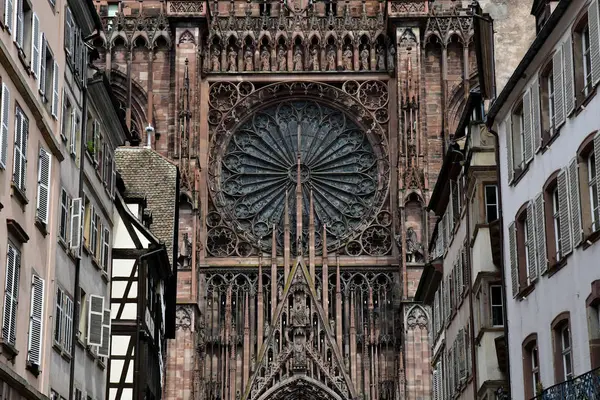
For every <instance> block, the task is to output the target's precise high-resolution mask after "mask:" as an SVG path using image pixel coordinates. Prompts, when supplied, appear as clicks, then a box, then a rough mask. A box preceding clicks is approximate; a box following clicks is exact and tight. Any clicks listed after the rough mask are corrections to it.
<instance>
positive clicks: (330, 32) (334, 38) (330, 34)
mask: <svg viewBox="0 0 600 400" xmlns="http://www.w3.org/2000/svg"><path fill="white" fill-rule="evenodd" d="M330 38H333V42H334V43H338V35H337V33H335V32H333V31H329V32H327V33H326V34H325V41H324V42H323V43H324V44H328V43H329V39H330Z"/></svg>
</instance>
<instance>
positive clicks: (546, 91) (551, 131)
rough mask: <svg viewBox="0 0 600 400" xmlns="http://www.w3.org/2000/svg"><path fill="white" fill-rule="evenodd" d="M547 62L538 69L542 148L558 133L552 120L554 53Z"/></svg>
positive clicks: (553, 115)
mask: <svg viewBox="0 0 600 400" xmlns="http://www.w3.org/2000/svg"><path fill="white" fill-rule="evenodd" d="M548 59H549V60H548V62H547V63H546V64H545V65H544V66H543V67H542V68H540V73H539V82H540V103H541V104H540V125H541V130H542V133H541V134H542V144H541V145H542V146H541V147H542V148H544V147H545V146H546V145H548V143H549V142H550V140H551V139H552V138H553V137H554V136H555V135H556V134H557V133H558V130H557V129H556V124H555V123H554V118H555V116H556V113H555V106H554V64H553V59H554V52H553V53H552V54H550V55H549V56H548Z"/></svg>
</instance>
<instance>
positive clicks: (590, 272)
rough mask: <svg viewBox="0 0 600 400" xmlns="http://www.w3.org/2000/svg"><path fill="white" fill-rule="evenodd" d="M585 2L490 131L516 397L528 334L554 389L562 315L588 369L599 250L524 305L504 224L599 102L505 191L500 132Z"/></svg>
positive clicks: (564, 153) (569, 152) (593, 117)
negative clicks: (517, 295) (589, 304)
mask: <svg viewBox="0 0 600 400" xmlns="http://www.w3.org/2000/svg"><path fill="white" fill-rule="evenodd" d="M583 4H584V2H583V1H574V2H573V3H572V4H571V6H570V7H569V9H568V10H567V12H566V13H565V15H564V16H563V19H562V21H561V22H560V24H558V25H557V28H556V30H555V32H554V33H553V34H552V35H551V36H550V37H549V38H548V40H547V41H546V43H545V44H544V46H543V47H542V49H541V51H540V52H539V53H538V55H537V57H536V59H535V62H534V63H533V64H532V65H531V66H530V68H529V69H528V71H527V73H526V76H527V77H529V80H528V81H527V82H526V81H525V80H524V79H523V80H521V81H520V82H519V86H518V87H517V88H515V90H514V91H513V93H512V94H511V96H510V97H509V101H507V102H506V104H505V106H504V107H503V109H502V110H501V113H499V114H498V116H497V117H496V120H495V123H494V126H495V128H496V130H497V131H498V132H499V134H500V168H501V185H502V204H503V215H504V221H503V232H504V259H505V264H506V265H507V268H506V269H505V270H506V271H505V274H506V276H505V279H506V281H507V282H508V288H507V291H508V299H507V308H506V309H507V316H508V323H509V326H510V332H509V354H510V361H511V364H512V366H511V383H512V391H513V394H514V395H515V396H517V397H518V396H520V395H522V393H523V368H522V363H521V359H522V350H521V345H522V341H523V339H524V338H525V337H526V336H528V335H529V334H530V333H533V332H536V333H537V334H538V347H539V357H540V359H539V363H540V372H541V381H542V383H543V386H544V387H546V388H547V387H549V386H552V385H553V384H554V370H553V363H554V360H553V355H552V334H551V328H550V324H551V322H552V320H553V319H554V318H555V317H556V316H557V315H558V314H559V313H561V312H563V311H569V312H570V315H571V330H572V346H573V369H574V373H575V375H579V374H582V373H585V372H587V371H588V370H589V369H590V356H589V348H588V331H587V316H586V306H585V298H586V297H587V296H588V294H589V292H590V283H591V282H592V281H594V280H596V279H599V278H600V269H598V260H599V259H600V246H599V245H593V246H591V247H590V248H588V249H587V250H585V251H584V250H582V249H581V248H578V249H575V251H574V253H573V254H572V255H570V256H569V258H568V263H567V265H566V266H565V267H564V268H563V269H562V270H560V271H558V272H557V273H556V274H555V275H553V276H552V277H551V278H548V277H547V276H543V277H541V278H540V279H538V282H537V283H536V286H535V290H534V291H533V292H532V293H531V294H530V295H529V296H528V297H527V298H526V299H524V300H520V301H515V300H514V299H513V298H512V293H511V288H510V282H511V276H510V268H508V265H509V264H508V263H509V261H508V260H509V247H508V234H507V233H508V225H509V224H510V222H511V221H512V220H513V219H514V216H515V214H516V212H517V210H518V209H519V208H520V207H521V206H522V205H523V204H524V203H525V202H527V201H529V200H531V199H533V198H534V197H535V196H536V195H537V194H538V193H540V192H541V191H542V186H543V184H544V183H545V181H546V179H547V177H548V176H549V175H551V174H552V173H553V172H554V171H556V170H557V169H559V168H562V167H564V166H566V165H567V164H568V162H569V160H570V159H571V158H573V157H574V156H575V155H576V151H577V148H578V147H579V145H580V143H581V142H582V140H583V139H584V138H585V137H586V136H587V135H588V134H589V133H591V132H592V131H593V130H595V129H597V128H598V127H599V126H600V112H598V111H599V110H600V97H598V96H596V97H595V98H594V99H593V100H592V101H591V102H590V103H589V105H588V106H587V108H586V109H585V110H583V111H581V112H580V113H579V114H578V115H577V116H576V117H574V118H571V119H568V120H567V122H566V124H565V125H564V126H563V127H562V129H561V131H560V136H559V137H558V138H557V139H556V141H555V142H554V143H552V145H551V146H550V148H549V149H548V150H547V151H546V152H545V153H543V154H536V155H535V157H534V159H533V161H532V162H531V164H530V165H529V170H528V171H527V172H526V174H525V175H524V176H523V178H522V179H521V181H520V182H518V184H517V185H515V186H508V171H507V148H506V138H505V135H504V132H503V131H502V130H501V129H500V126H499V125H500V124H499V123H500V122H501V121H504V119H505V117H506V115H507V112H508V111H507V110H508V109H509V107H510V106H512V105H513V104H514V103H515V101H516V99H518V98H519V97H520V96H521V94H522V91H523V88H524V87H525V84H527V85H528V84H530V83H531V81H532V77H534V76H535V75H534V74H535V72H536V71H537V70H538V69H539V67H540V64H541V63H543V62H545V61H546V60H547V57H548V54H550V52H551V51H552V50H553V48H554V47H555V45H556V44H557V43H562V41H563V40H564V39H566V36H567V33H568V32H570V26H571V25H572V23H573V21H574V19H575V16H576V15H577V14H578V11H579V10H580V8H581V7H582V6H583Z"/></svg>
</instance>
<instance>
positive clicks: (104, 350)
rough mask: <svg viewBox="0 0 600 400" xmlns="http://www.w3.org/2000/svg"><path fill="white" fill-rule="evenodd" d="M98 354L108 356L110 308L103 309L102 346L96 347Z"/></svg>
mask: <svg viewBox="0 0 600 400" xmlns="http://www.w3.org/2000/svg"><path fill="white" fill-rule="evenodd" d="M98 355H99V356H102V357H108V356H110V309H105V310H104V315H103V318H102V346H100V347H99V348H98Z"/></svg>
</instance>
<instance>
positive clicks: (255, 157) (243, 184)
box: [213, 100, 387, 249]
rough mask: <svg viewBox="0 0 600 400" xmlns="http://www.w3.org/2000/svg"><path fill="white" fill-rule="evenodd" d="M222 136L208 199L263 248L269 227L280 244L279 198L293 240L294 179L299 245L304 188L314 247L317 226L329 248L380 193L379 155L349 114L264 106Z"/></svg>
mask: <svg viewBox="0 0 600 400" xmlns="http://www.w3.org/2000/svg"><path fill="white" fill-rule="evenodd" d="M228 140H229V141H228V143H226V144H225V146H224V149H225V150H224V152H223V153H222V154H221V155H220V156H218V159H217V162H218V165H219V170H220V171H219V174H218V179H217V180H216V183H217V185H218V186H219V187H218V188H216V190H214V192H213V194H214V197H213V198H214V200H215V204H216V205H217V207H218V208H220V209H221V211H222V212H223V214H224V215H225V216H226V219H227V220H228V221H229V222H230V224H231V226H232V228H234V229H235V231H236V232H237V233H238V234H239V235H242V236H243V237H244V238H245V240H247V241H248V242H251V243H254V244H255V245H256V244H258V243H259V242H260V243H261V244H262V246H261V247H263V249H265V248H268V247H270V242H271V234H272V231H273V227H275V229H276V237H277V240H278V242H279V243H280V245H281V244H282V240H283V239H282V238H283V235H282V233H283V227H284V214H285V213H284V210H285V201H286V196H287V199H288V215H289V219H290V230H291V233H292V237H291V241H292V243H294V242H295V229H296V223H295V217H296V190H297V183H298V180H300V182H301V188H302V202H303V204H302V206H303V231H304V232H303V237H304V239H303V240H302V241H303V242H304V244H305V245H308V243H307V232H308V223H309V204H310V196H311V192H312V197H313V203H314V216H315V229H316V233H317V235H316V237H317V246H320V243H321V234H322V229H323V224H326V228H327V240H328V245H329V244H331V245H332V247H333V246H335V245H340V243H341V244H342V245H343V244H344V243H345V242H344V241H346V240H349V239H350V238H351V237H353V236H357V235H358V234H359V233H360V232H362V231H363V230H364V229H365V228H366V227H367V226H368V225H369V223H370V222H371V221H372V220H373V219H374V217H375V215H376V214H377V211H378V209H379V206H380V205H381V203H382V202H383V198H384V197H385V195H384V194H383V191H382V190H381V189H380V187H381V186H382V185H380V183H379V181H378V179H380V178H381V175H383V174H382V173H381V170H382V168H381V166H380V162H379V158H380V157H381V156H380V155H378V154H376V152H375V151H374V150H373V146H372V144H371V142H370V141H369V138H368V137H367V135H366V134H365V132H364V131H363V130H362V129H361V128H360V127H359V126H358V125H357V124H356V123H355V122H354V121H352V120H351V118H349V117H348V116H347V115H345V114H344V113H342V112H340V111H338V110H335V109H333V108H331V107H329V106H328V105H325V104H323V103H320V102H316V101H304V100H297V101H285V102H280V103H278V104H275V105H272V106H270V107H267V108H265V109H262V110H260V111H258V112H256V113H254V114H253V115H252V117H250V118H248V119H246V120H245V121H243V122H242V123H241V124H240V125H238V128H237V129H236V130H235V131H234V132H233V133H232V134H231V136H230V137H229V139H228ZM385 179H387V178H385ZM286 194H287V195H286ZM328 247H329V246H328Z"/></svg>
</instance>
